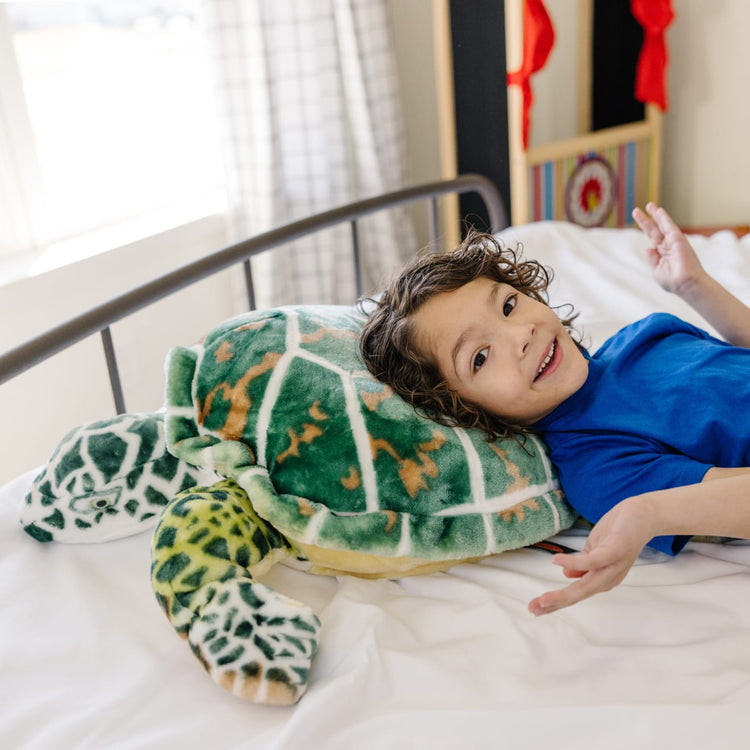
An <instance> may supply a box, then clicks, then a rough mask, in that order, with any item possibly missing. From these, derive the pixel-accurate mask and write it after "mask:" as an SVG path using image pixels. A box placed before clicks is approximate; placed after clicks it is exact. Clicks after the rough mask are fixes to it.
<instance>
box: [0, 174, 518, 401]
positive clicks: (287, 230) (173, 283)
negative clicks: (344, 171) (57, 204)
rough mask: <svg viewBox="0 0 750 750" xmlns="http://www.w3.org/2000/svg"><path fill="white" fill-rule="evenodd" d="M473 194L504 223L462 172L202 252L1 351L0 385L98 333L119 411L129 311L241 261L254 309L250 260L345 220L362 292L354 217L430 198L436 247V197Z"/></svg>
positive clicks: (488, 189)
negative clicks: (119, 330)
mask: <svg viewBox="0 0 750 750" xmlns="http://www.w3.org/2000/svg"><path fill="white" fill-rule="evenodd" d="M469 192H474V193H478V194H479V195H480V196H481V198H482V200H483V201H484V204H485V206H486V207H487V211H488V214H489V219H490V227H491V230H492V231H498V230H500V229H503V228H505V227H506V226H507V215H506V211H505V205H504V203H503V199H502V197H501V195H500V193H499V191H498V190H497V188H496V187H495V185H494V184H493V183H492V182H491V181H490V180H488V179H487V178H486V177H483V176H482V175H478V174H467V175H462V176H460V177H457V178H455V179H450V180H443V181H439V182H431V183H428V184H425V185H418V186H416V187H410V188H404V189H402V190H397V191H394V192H391V193H385V194H383V195H379V196H376V197H374V198H366V199H364V200H360V201H356V202H354V203H349V204H347V205H345V206H341V207H339V208H334V209H331V210H329V211H324V212H322V213H319V214H315V215H313V216H310V217H307V218H305V219H300V220H299V221H293V222H291V223H289V224H285V225H283V226H280V227H277V228H276V229H271V230H269V231H267V232H263V233H262V234H258V235H255V236H254V237H251V238H249V239H247V240H243V241H242V242H238V243H236V244H234V245H230V246H229V247H226V248H224V249H223V250H218V251H216V252H214V253H211V254H209V255H206V256H204V257H202V258H200V259H199V260H196V261H194V262H192V263H189V264H187V265H184V266H181V267H180V268H177V269H175V270H173V271H170V272H169V273H166V274H164V275H162V276H159V277H157V278H155V279H153V280H151V281H149V282H146V283H145V284H143V285H141V286H138V287H136V288H134V289H132V290H130V291H129V292H125V293H124V294H121V295H119V296H117V297H114V298H113V299H111V300H108V301H107V302H104V303H102V304H101V305H98V306H97V307H94V308H92V309H91V310H89V311H87V312H85V313H82V314H80V315H77V316H76V317H74V318H71V319H70V320H68V321H66V322H65V323H61V324H60V325H58V326H55V327H54V328H51V329H50V330H48V331H45V332H44V333H42V334H40V335H39V336H36V337H35V338H33V339H30V340H29V341H26V342H25V343H23V344H21V345H19V346H17V347H15V348H13V349H10V350H8V351H7V352H5V353H4V354H2V355H0V383H4V382H5V381H6V380H10V379H11V378H13V377H16V376H17V375H20V374H21V373H23V372H25V371H26V370H28V369H30V368H31V367H33V366H34V365H36V364H38V363H40V362H42V361H44V360H45V359H48V358H49V357H51V356H52V355H54V354H57V353H58V352H60V351H62V350H63V349H66V348H68V347H69V346H72V345H73V344H75V343H77V342H78V341H81V340H82V339H84V338H87V337H88V336H90V335H92V334H94V333H97V332H98V333H100V335H101V337H102V345H103V347H104V354H105V357H106V359H107V367H108V370H109V377H110V382H111V384H112V395H113V397H114V401H115V408H116V409H117V412H118V413H120V414H121V413H123V412H125V402H124V398H123V394H122V386H121V383H120V377H119V373H118V369H117V360H116V357H115V351H114V346H113V344H112V334H111V332H110V326H111V325H112V323H116V322H117V321H118V320H121V319H122V318H125V317H127V316H128V315H131V314H132V313H134V312H136V311H138V310H141V309H143V308H144V307H148V306H149V305H151V304H153V303H154V302H157V301H158V300H160V299H163V298H164V297H168V296H169V295H171V294H174V293H175V292H178V291H179V290H181V289H184V288H185V287H187V286H190V285H191V284H195V283H196V282H198V281H201V280H202V279H205V278H207V277H209V276H212V275H213V274H215V273H218V272H219V271H223V270H224V269H226V268H229V267H231V266H234V265H236V264H238V263H244V266H245V278H246V282H247V289H248V297H249V300H250V307H251V309H253V308H254V306H255V304H254V299H255V295H254V291H253V283H252V275H251V272H250V258H251V257H252V256H254V255H257V254H258V253H261V252H264V251H266V250H269V249H270V248H273V247H276V246H278V245H284V244H286V243H288V242H292V241H293V240H296V239H299V238H300V237H303V236H305V235H308V234H312V233H314V232H318V231H321V230H323V229H327V228H328V227H331V226H334V225H336V224H342V223H344V222H349V223H350V224H351V227H352V248H353V253H354V262H355V273H356V275H357V292H358V294H361V274H360V265H359V241H358V236H357V234H358V230H357V221H358V220H359V219H360V218H362V217H363V216H367V215H368V214H372V213H375V212H377V211H383V210H387V209H390V208H395V207H397V206H400V205H405V204H408V203H414V202H416V201H424V200H429V201H430V203H429V204H428V207H429V217H428V221H429V225H430V227H429V229H430V238H431V241H432V242H433V243H434V244H435V245H436V244H437V236H438V230H437V227H438V211H437V199H438V198H439V197H441V196H443V195H448V194H461V193H469Z"/></svg>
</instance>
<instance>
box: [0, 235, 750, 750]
mask: <svg viewBox="0 0 750 750" xmlns="http://www.w3.org/2000/svg"><path fill="white" fill-rule="evenodd" d="M505 237H506V238H507V239H509V240H510V241H514V240H520V241H522V242H523V244H524V246H525V248H526V253H527V255H529V256H536V257H540V258H542V259H543V260H544V261H545V262H548V263H550V264H553V265H555V266H556V267H557V269H558V276H557V281H556V283H555V287H554V288H553V296H554V298H555V300H557V301H560V302H563V301H572V302H574V303H575V305H576V307H577V308H578V309H580V311H581V316H580V318H579V321H580V322H581V324H582V325H583V327H584V329H585V331H586V334H587V335H588V336H589V337H590V341H591V342H592V343H593V344H594V345H596V344H598V343H599V342H600V341H601V340H602V339H603V338H604V337H605V336H606V335H608V333H610V332H612V331H613V330H614V329H615V328H617V327H619V325H621V324H624V323H626V322H629V321H630V320H633V319H635V318H637V317H640V316H642V315H643V314H646V313H648V312H650V311H652V310H653V309H666V310H669V311H672V312H676V313H678V314H683V315H684V316H685V317H689V318H690V319H691V320H696V319H695V316H692V315H690V314H686V313H688V311H686V310H685V308H684V307H682V306H681V305H680V304H678V301H677V300H675V299H674V298H672V297H670V296H668V295H666V294H665V293H663V292H661V291H660V290H658V288H657V287H656V286H655V284H653V282H651V280H650V277H649V275H648V271H647V270H646V266H645V261H644V260H643V257H642V254H641V253H640V252H639V251H640V250H641V249H642V248H643V247H644V243H645V240H643V239H642V238H641V237H640V235H639V234H638V233H637V232H635V231H625V230H593V231H591V230H590V231H588V232H584V231H583V230H580V229H578V228H576V227H571V226H568V225H561V224H542V225H531V226H529V227H523V228H519V229H513V230H508V231H507V232H506V233H505ZM696 245H697V246H698V249H699V252H700V253H701V255H702V256H703V257H704V262H705V263H706V265H707V266H709V267H710V268H711V270H712V271H714V272H715V275H717V276H718V277H719V278H720V279H721V280H722V281H724V282H725V283H727V285H728V286H730V287H731V288H733V289H734V290H735V291H737V292H738V293H739V294H740V295H741V296H743V297H744V298H745V299H750V270H749V269H750V263H748V262H747V258H748V257H750V255H749V254H750V238H745V239H744V240H742V241H737V240H736V239H735V238H734V237H733V235H730V234H728V233H722V234H718V235H715V236H714V237H713V238H712V239H711V240H710V241H709V240H703V239H702V238H697V239H696ZM571 258H572V259H571ZM593 265H596V266H597V267H598V268H599V271H598V272H597V271H593V270H592V266H593ZM602 272H604V273H606V274H608V275H609V277H607V278H604V277H602V276H601V273H602ZM32 476H33V474H32V473H29V474H26V475H24V476H20V477H18V478H17V479H15V480H14V481H13V482H11V483H10V484H8V485H6V486H5V487H4V488H2V489H0V550H2V554H1V555H0V601H2V609H1V610H0V612H1V613H2V614H0V669H1V670H2V671H1V672H0V674H1V675H2V677H1V679H0V719H1V723H0V737H1V738H2V739H1V740H0V745H1V746H2V747H3V748H13V749H14V750H15V749H16V748H51V749H54V750H61V749H63V750H64V749H67V748H107V749H108V750H109V749H114V748H157V747H158V748H181V749H184V750H190V749H192V748H201V749H204V748H208V747H222V748H245V747H247V748H277V749H281V748H289V749H290V750H291V749H292V748H294V749H295V750H299V748H306V749H307V748H326V749H328V748H330V749H331V750H334V749H338V748H341V749H342V750H344V749H346V750H350V749H351V748H358V749H359V748H385V749H388V750H391V749H394V748H408V749H409V750H417V749H420V748H467V749H468V748H499V747H507V748H513V749H517V748H534V750H538V749H539V748H542V747H556V748H582V747H583V748H597V750H598V749H599V748H607V749H608V750H609V749H611V748H627V750H635V749H637V748H654V747H658V746H664V747H687V748H698V747H700V748H704V747H720V748H724V747H730V746H731V747H736V746H739V747H741V746H743V744H744V741H745V740H744V739H743V737H744V733H745V730H746V727H747V724H748V719H747V717H748V713H749V712H750V597H749V596H748V591H749V590H750V588H749V587H748V584H750V576H749V573H750V546H747V545H746V544H744V543H739V544H732V545H722V546H719V545H710V544H698V543H694V542H693V543H691V544H690V545H688V547H687V549H686V550H685V551H684V552H683V553H682V554H681V555H680V556H679V557H677V558H676V559H669V560H668V559H667V558H665V557H662V556H660V555H658V554H656V553H646V554H644V555H643V556H642V557H641V559H640V560H639V561H638V564H637V565H636V566H635V567H634V568H633V569H632V571H631V572H630V573H629V575H628V577H627V578H626V580H625V582H624V583H623V584H622V585H621V586H619V587H618V588H617V589H615V590H613V591H611V592H609V593H607V594H604V595H600V596H598V597H595V598H593V599H591V600H588V601H586V602H584V603H581V604H579V605H577V606H575V607H572V608H570V609H567V610H563V611H561V612H559V613H556V614H554V615H550V616H547V617H542V618H539V619H537V618H534V617H532V616H531V615H530V614H529V613H528V612H527V610H526V605H527V603H528V601H529V600H530V599H531V598H533V597H534V596H536V595H538V594H539V593H541V592H542V591H544V590H547V589H549V588H551V587H554V586H558V585H559V586H562V585H564V581H563V579H562V576H561V573H560V571H559V569H558V568H556V567H555V566H553V565H551V563H550V561H549V556H548V555H547V554H546V553H543V552H540V551H536V550H518V551H515V552H510V553H505V554H503V555H499V556H497V557H494V558H492V559H488V560H485V561H483V562H481V563H479V564H474V565H460V566H457V567H455V568H453V569H452V570H450V571H449V572H447V573H441V574H435V575H431V576H426V577H422V578H411V579H405V580H402V581H362V580H358V579H354V578H340V579H334V578H318V577H314V576H311V575H308V574H306V573H304V572H302V571H298V570H293V569H291V568H287V567H284V566H276V568H275V569H274V570H272V571H271V574H270V575H269V579H270V582H271V584H272V585H273V586H274V587H275V588H277V589H279V590H281V591H283V592H284V593H287V594H289V595H291V596H293V597H294V598H297V599H300V600H303V601H306V602H307V603H309V604H311V605H312V606H313V607H314V608H315V610H316V611H317V613H318V614H319V616H320V618H321V621H322V623H323V630H322V636H321V646H320V650H319V652H318V655H317V657H316V659H315V661H314V666H313V670H312V673H311V675H310V683H311V684H310V687H309V689H308V692H307V693H306V695H305V696H304V697H303V698H302V700H301V701H300V702H299V703H298V704H297V705H296V706H294V707H291V708H267V707H262V706H257V705H254V704H250V703H247V702H244V701H242V700H240V699H238V698H235V697H233V696H231V695H230V694H228V693H225V692H224V691H222V690H220V689H219V688H217V687H215V686H214V684H213V683H212V682H211V681H210V679H209V678H208V677H207V676H206V675H205V673H204V672H203V670H202V668H201V667H200V665H199V664H198V662H197V660H196V659H195V658H194V657H193V656H192V655H191V654H190V652H189V650H188V648H187V646H186V645H185V644H184V643H183V642H182V641H180V640H179V639H178V638H177V637H176V636H175V635H174V633H173V631H172V630H171V628H170V626H169V624H168V623H167V621H166V619H165V618H164V616H163V614H162V613H161V611H160V610H159V608H158V606H157V605H156V602H155V600H154V598H153V595H152V593H151V587H150V582H149V575H148V568H149V543H150V539H149V534H148V533H144V534H141V535H138V536H134V537H131V538H128V539H124V540H120V541H115V542H108V543H106V544H100V545H61V544H48V545H42V544H39V543H37V542H35V541H34V540H33V539H31V537H29V536H27V535H26V534H25V533H24V532H23V531H22V530H21V528H20V526H19V525H18V521H17V505H18V503H19V502H20V499H21V498H22V496H23V494H24V493H25V490H26V487H27V486H28V484H29V482H30V480H31V478H32ZM559 539H560V541H563V542H564V543H566V544H569V545H570V546H574V547H580V546H581V545H582V536H580V532H579V533H568V534H566V535H562V536H561V537H559Z"/></svg>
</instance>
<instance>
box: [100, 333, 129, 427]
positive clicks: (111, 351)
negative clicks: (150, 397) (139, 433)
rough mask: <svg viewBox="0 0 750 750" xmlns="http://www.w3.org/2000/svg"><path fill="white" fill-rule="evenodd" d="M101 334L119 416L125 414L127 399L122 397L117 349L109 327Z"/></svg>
mask: <svg viewBox="0 0 750 750" xmlns="http://www.w3.org/2000/svg"><path fill="white" fill-rule="evenodd" d="M99 333H100V334H101V336H102V346H103V347H104V357H105V359H106V360H107V370H108V371H109V383H110V385H111V386H112V398H114V400H115V410H116V411H117V413H118V414H124V413H125V398H124V396H123V395H122V383H121V382H120V373H119V371H118V369H117V357H115V347H114V346H113V345H112V332H111V331H110V330H109V326H107V327H106V328H102V330H101V331H99Z"/></svg>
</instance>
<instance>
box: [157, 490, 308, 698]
mask: <svg viewBox="0 0 750 750" xmlns="http://www.w3.org/2000/svg"><path fill="white" fill-rule="evenodd" d="M288 554H289V545H288V543H287V541H286V540H285V539H284V538H283V537H282V536H281V535H279V534H278V532H276V531H275V530H274V529H273V528H272V527H270V526H269V525H268V524H266V523H265V521H263V519H261V518H260V517H259V516H258V515H257V514H256V513H255V511H254V510H253V507H252V505H251V503H250V501H249V500H248V497H247V495H246V493H245V492H244V491H243V490H242V489H241V488H240V487H239V486H238V485H237V484H236V483H235V482H234V481H232V480H224V481H221V482H217V483H216V484H213V485H211V486H210V487H195V488H193V489H191V490H186V491H185V492H182V493H180V494H179V495H177V496H176V497H175V498H174V500H172V502H171V503H169V505H168V506H167V508H166V509H165V511H164V513H163V515H162V517H161V519H160V521H159V525H158V526H157V528H156V530H155V532H154V537H153V544H152V565H151V578H152V584H153V587H154V593H155V595H156V598H157V601H158V602H159V604H160V605H161V607H162V609H163V610H164V612H165V614H166V615H167V618H168V619H169V621H170V623H171V624H172V627H174V629H175V630H176V631H177V632H178V633H179V634H180V635H181V636H183V637H184V638H185V639H186V640H187V641H188V642H189V643H190V645H191V648H192V650H193V652H194V653H195V655H196V656H197V657H198V659H199V660H200V661H201V663H202V664H203V666H204V667H205V669H206V670H207V671H208V673H209V674H210V675H211V677H212V679H213V680H214V681H215V682H216V683H217V684H219V685H220V686H221V687H223V688H225V689H227V690H229V691H230V692H232V693H234V694H236V695H239V696H242V697H244V698H248V699H250V700H253V701H256V702H259V703H271V704H280V705H286V704H289V703H294V702H295V701H296V700H298V699H299V698H300V697H301V695H302V694H303V693H304V691H305V688H306V685H307V674H308V671H309V668H310V661H311V659H312V657H313V656H314V654H315V651H316V650H317V644H318V633H319V631H320V622H319V620H318V618H317V617H316V616H315V614H314V613H313V612H312V610H310V609H309V608H308V607H306V606H305V605H303V604H301V603H299V602H295V601H293V600H291V599H289V598H287V597H285V596H283V595H281V594H279V593H277V592H275V591H273V590H272V589H270V588H269V587H268V586H265V585H264V584H261V583H258V582H257V581H255V580H254V576H257V575H262V574H263V573H264V572H265V571H266V570H267V569H268V568H269V567H270V566H271V565H273V563H275V562H276V561H277V560H279V559H282V558H284V557H286V556H287V555H288Z"/></svg>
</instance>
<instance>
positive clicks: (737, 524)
mask: <svg viewBox="0 0 750 750" xmlns="http://www.w3.org/2000/svg"><path fill="white" fill-rule="evenodd" d="M646 211H647V213H646V212H644V211H642V210H641V209H635V211H634V212H633V218H634V219H635V221H636V222H637V224H638V225H639V226H640V228H641V229H642V230H643V232H645V234H646V235H647V236H648V238H649V239H650V240H651V242H652V243H653V245H654V246H653V248H651V249H650V250H649V251H648V260H649V262H650V265H651V268H652V271H653V275H654V277H655V279H656V281H657V282H658V283H659V284H660V285H661V286H662V287H663V288H664V289H666V290H667V291H670V292H673V293H675V294H677V295H679V296H680V297H681V298H682V299H683V300H685V301H686V302H688V303H689V304H690V305H691V306H692V307H693V308H694V309H695V310H696V311H697V312H698V313H700V314H701V315H702V316H703V317H704V318H705V319H706V320H707V321H708V322H709V323H710V324H711V325H713V326H714V328H715V329H716V330H717V331H718V332H719V333H720V335H721V336H723V338H724V339H725V341H721V340H719V339H716V338H713V337H711V336H709V335H708V334H707V333H705V332H704V331H702V330H700V329H698V328H695V327H694V326H691V325H689V324H687V323H685V322H683V321H681V320H680V319H679V318H676V317H674V316H671V315H666V314H663V313H657V314H655V315H651V316H649V317H647V318H645V319H644V320H641V321H638V322H637V323H634V324H632V325H630V326H627V327H626V328H624V329H623V330H621V331H620V332H619V333H617V334H615V335H614V336H613V337H612V338H611V339H609V340H608V341H607V342H605V343H604V345H603V346H602V347H601V348H600V349H599V350H598V351H597V352H596V353H594V354H589V353H588V352H587V351H586V350H585V349H583V347H581V346H580V344H579V343H578V341H577V340H576V334H575V331H574V329H573V328H572V326H571V319H560V318H558V316H557V315H556V313H555V312H554V310H553V309H552V308H551V307H549V305H548V304H547V299H546V289H547V286H548V284H549V281H550V278H551V276H550V273H549V272H548V271H547V270H546V269H545V268H543V267H542V266H541V265H540V264H539V263H537V262H535V261H528V260H521V259H520V258H519V257H517V256H516V254H515V253H514V252H512V251H511V250H509V249H504V248H502V247H501V246H500V245H499V244H498V243H497V242H496V241H495V240H494V239H493V238H492V237H491V236H489V235H474V236H470V237H468V238H467V240H466V241H465V242H464V243H463V244H462V245H461V247H460V248H458V250H456V251H454V252H453V253H445V254H434V255H428V256H423V257H421V258H419V259H417V260H416V261H415V262H413V263H412V264H411V265H410V266H408V267H407V268H406V269H405V270H404V271H403V272H402V273H401V275H400V276H399V277H398V278H397V279H396V280H395V281H394V282H393V283H392V284H391V286H390V287H389V288H388V289H387V290H386V292H385V293H384V294H383V296H382V297H381V299H380V300H379V302H378V304H377V307H376V308H375V309H374V311H373V312H372V314H371V315H370V318H369V320H368V322H367V325H366V326H365V330H364V331H363V334H362V342H361V349H362V355H363V357H364V359H365V362H366V363H367V366H368V368H369V369H370V371H371V372H372V373H373V374H374V375H375V376H376V377H377V378H379V379H380V380H382V381H383V382H385V383H387V384H389V385H390V386H391V387H392V388H393V389H394V390H395V391H396V392H397V393H399V394H400V395H401V396H402V397H404V398H406V399H407V400H408V401H410V402H411V403H412V404H413V405H414V406H415V407H416V408H417V409H418V410H419V411H421V412H423V413H425V414H427V415H428V416H430V417H432V418H433V419H436V420H437V421H442V422H449V423H452V424H460V425H463V426H466V427H479V428H481V429H483V430H484V431H485V432H486V433H487V435H488V437H489V438H490V439H493V438H495V437H497V436H508V435H514V434H515V435H519V439H521V440H522V439H523V437H522V433H524V432H527V431H532V430H533V431H534V432H535V433H536V434H538V435H539V436H540V437H541V438H542V439H543V440H545V442H546V443H547V445H548V446H549V449H550V453H551V457H552V461H553V462H554V463H555V465H556V466H557V468H558V471H559V475H560V480H561V483H562V487H563V489H564V491H565V493H566V496H567V497H568V500H569V502H570V503H571V504H572V505H573V507H574V508H575V509H576V510H577V511H578V512H579V513H580V514H581V515H582V516H583V517H584V518H586V519H587V520H589V521H591V522H592V523H594V524H595V526H594V528H593V529H592V530H591V532H590V534H589V536H588V539H587V542H586V545H585V548H584V550H583V551H582V552H580V553H576V554H569V555H555V556H554V557H553V562H554V563H555V564H557V565H560V566H561V567H562V569H563V574H564V575H565V576H566V577H567V578H573V579H576V580H575V581H574V582H572V583H571V584H569V585H568V586H567V587H565V588H563V589H560V590H558V591H548V592H546V593H544V594H542V595H541V596H539V597H537V598H536V599H534V600H533V601H532V602H530V604H529V610H530V611H531V612H532V613H533V614H535V615H540V614H546V613H549V612H553V611H555V610H557V609H560V608H561V607H566V606H569V605H571V604H574V603H576V602H579V601H581V600H582V599H585V598H587V597H589V596H592V595H593V594H596V593H599V592H602V591H607V590H609V589H611V588H613V587H614V586H616V585H617V584H619V583H620V582H621V581H622V580H623V578H624V577H625V575H626V574H627V572H628V570H629V569H630V567H631V566H632V565H633V563H634V562H635V560H636V558H637V557H638V555H639V553H640V552H641V550H642V549H643V547H644V546H645V545H646V544H648V545H649V546H652V547H654V548H656V549H659V550H662V551H665V552H668V553H669V554H677V553H678V552H679V551H680V550H681V549H682V547H683V546H684V545H685V543H686V542H687V540H688V539H689V536H691V535H694V534H705V535H718V536H729V537H737V538H746V539H747V538H750V429H749V428H748V427H747V426H746V423H745V421H744V415H746V414H748V413H750V308H748V307H747V306H746V305H745V304H743V303H742V302H741V301H740V300H738V299H737V298H736V297H734V296H733V295H732V294H730V293H729V292H728V291H727V290H726V289H725V288H724V287H722V286H721V285H720V284H719V283H718V282H717V281H716V280H714V279H713V278H711V277H710V276H709V275H708V274H707V273H706V272H705V270H704V269H703V267H702V266H701V264H700V261H699V260H698V257H697V255H696V254H695V252H694V250H693V248H692V247H691V246H690V244H689V242H688V241H687V239H686V238H685V236H684V235H683V234H682V232H681V231H680V230H679V229H678V227H677V226H676V225H675V223H674V222H673V220H672V219H671V217H670V216H669V214H668V213H667V212H666V211H665V210H664V209H663V208H660V207H657V206H655V205H654V204H653V203H649V204H648V205H647V206H646Z"/></svg>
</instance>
